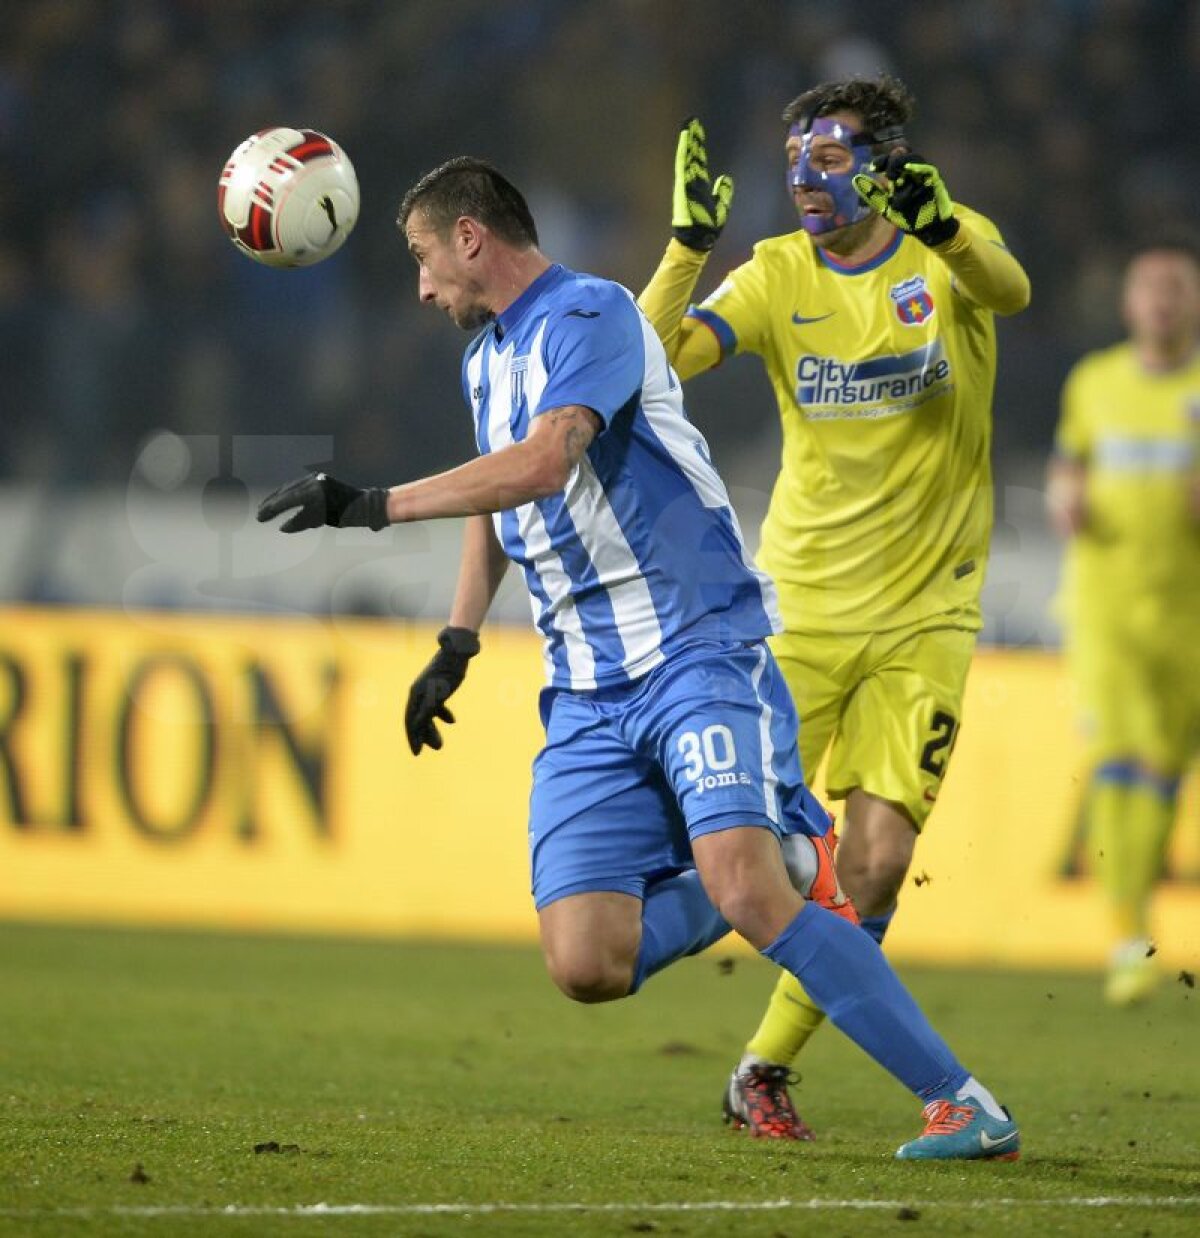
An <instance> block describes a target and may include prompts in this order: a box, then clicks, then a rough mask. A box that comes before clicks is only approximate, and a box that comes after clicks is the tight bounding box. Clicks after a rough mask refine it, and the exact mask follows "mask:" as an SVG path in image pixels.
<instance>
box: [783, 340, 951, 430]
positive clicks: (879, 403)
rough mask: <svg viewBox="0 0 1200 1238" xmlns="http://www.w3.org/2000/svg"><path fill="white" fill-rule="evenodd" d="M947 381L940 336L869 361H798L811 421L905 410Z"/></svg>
mask: <svg viewBox="0 0 1200 1238" xmlns="http://www.w3.org/2000/svg"><path fill="white" fill-rule="evenodd" d="M949 383H950V362H949V361H947V360H946V356H945V353H944V352H943V349H942V342H941V340H933V341H931V342H930V343H928V344H924V345H922V346H921V347H920V348H914V349H913V351H912V352H906V353H900V354H899V355H892V356H887V357H871V358H870V359H868V360H866V361H839V360H838V359H837V358H836V357H813V356H803V357H801V358H800V360H799V361H798V362H797V363H796V400H797V402H798V403H799V404H800V405H801V406H802V407H803V408H804V415H805V416H806V417H808V418H810V419H813V420H820V419H821V418H823V417H861V416H871V417H890V416H894V415H896V414H898V413H906V412H908V411H909V410H910V409H912V408H915V407H916V406H917V405H918V404H922V403H924V401H926V400H928V399H931V398H932V397H933V396H935V395H938V394H940V393H941V392H942V391H943V390H945V389H946V388H947V387H948V386H949Z"/></svg>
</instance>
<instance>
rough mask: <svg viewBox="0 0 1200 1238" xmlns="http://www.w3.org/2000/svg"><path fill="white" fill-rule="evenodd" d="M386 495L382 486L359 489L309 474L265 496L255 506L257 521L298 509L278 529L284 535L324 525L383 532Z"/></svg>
mask: <svg viewBox="0 0 1200 1238" xmlns="http://www.w3.org/2000/svg"><path fill="white" fill-rule="evenodd" d="M387 498H388V492H387V490H386V489H384V488H383V487H382V486H372V487H370V488H369V489H366V490H362V489H360V488H359V487H358V486H351V485H349V484H347V483H346V482H344V481H338V479H337V478H336V477H330V475H329V474H328V473H310V474H309V475H308V476H307V477H301V478H299V479H298V480H296V481H289V482H288V483H287V485H285V486H280V487H279V489H278V490H276V491H274V492H273V493H272V494H269V495H267V497H266V498H265V499H263V501H262V502H261V503H260V504H259V505H258V519H259V521H260V522H261V521H264V520H273V519H274V518H275V517H276V516H281V515H282V514H283V513H284V512H286V511H291V510H292V508H298V509H299V510H298V511H297V512H296V513H295V515H293V516H291V517H290V518H289V519H287V520H285V521H284V522H283V524H282V525H281V526H280V528H281V529H282V531H283V532H284V533H299V532H300V531H301V530H302V529H318V528H320V527H321V525H323V524H328V525H332V526H333V527H334V528H337V529H348V528H353V527H358V528H366V529H374V530H375V531H376V532H378V531H379V530H380V529H386V528H387V526H388V525H389V524H390V523H391V522H390V521H389V520H388V514H387Z"/></svg>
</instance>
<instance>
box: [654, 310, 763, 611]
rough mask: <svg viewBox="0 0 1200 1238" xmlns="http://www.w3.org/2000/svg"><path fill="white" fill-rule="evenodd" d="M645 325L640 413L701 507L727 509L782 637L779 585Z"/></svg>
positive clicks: (678, 384)
mask: <svg viewBox="0 0 1200 1238" xmlns="http://www.w3.org/2000/svg"><path fill="white" fill-rule="evenodd" d="M638 313H639V315H640V316H641V321H642V338H643V339H644V340H645V341H646V383H645V386H644V387H643V389H642V412H643V413H644V414H645V416H646V421H647V422H648V423H649V425H650V428H651V429H652V430H653V431H654V434H655V437H656V438H657V439H658V441H659V442H660V443H662V445H663V446H664V447H665V448H666V449H667V451H668V452H670V454H671V459H673V460H674V461H675V463H676V464H677V465H679V468H680V470H681V471H682V472H683V475H684V476H685V477H686V478H687V479H688V481H689V482H691V484H692V486H693V487H694V489H695V491H696V493H697V494H698V495H699V496H700V501H701V502H702V503H703V504H704V506H705V507H709V508H725V509H727V510H728V512H729V519H730V521H731V522H732V524H733V530H734V532H735V533H736V534H737V539H738V542H739V544H740V545H741V548H742V562H743V563H744V564H745V566H746V570H747V571H748V572H752V573H753V574H754V576H755V577H756V578H757V579H758V582H759V586H760V588H761V590H762V601H763V609H764V610H765V611H766V612H767V618H768V619H769V620H770V622H771V627H772V628H773V629H774V630H775V631H776V632H780V631H782V630H783V615H782V613H781V612H780V610H779V595H778V594H777V593H776V591H775V582H774V581H773V580H772V579H771V578H770V577H769V576H768V575H767V574H766V573H765V572H762V571H759V569H758V568H757V567H756V566H755V564H754V561H753V560H752V559H751V558H750V556H749V553H748V551H747V550H746V539H745V538H744V537H743V536H742V527H741V525H740V524H739V523H738V518H737V512H735V511H734V510H733V504H732V503H731V502H730V499H729V492H728V491H727V490H726V489H725V484H724V482H722V481H721V478H720V475H719V474H718V473H717V470H716V467H715V466H714V465H713V464H712V462H711V461H710V460H709V459H708V457H707V455H706V454H705V453H704V451H703V450H702V449H703V447H704V437H703V435H702V434H701V433H700V431H699V430H697V429H696V427H695V426H694V425H692V423H691V422H690V421H689V420H688V419H687V415H686V414H685V413H684V410H683V386H682V384H681V383H680V381H679V378H678V376H677V375H675V374H673V373H669V368H670V367H669V366H668V364H667V358H666V353H665V352H663V351H662V349H661V348H655V347H652V346H651V344H652V343H653V344H657V343H658V336H657V335H656V334H655V332H654V328H653V327H652V326H651V325H650V320H649V319H648V318H647V317H646V316H645V314H643V313H642V311H641V309H640V308H639V310H638ZM653 392H664V393H665V395H664V397H663V398H662V399H661V400H656V399H652V398H647V397H648V394H649V393H653Z"/></svg>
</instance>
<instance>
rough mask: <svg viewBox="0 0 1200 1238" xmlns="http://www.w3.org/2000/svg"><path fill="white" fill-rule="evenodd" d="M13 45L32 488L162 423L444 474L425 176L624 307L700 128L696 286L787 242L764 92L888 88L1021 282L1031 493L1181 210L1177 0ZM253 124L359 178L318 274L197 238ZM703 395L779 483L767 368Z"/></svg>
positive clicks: (9, 340)
mask: <svg viewBox="0 0 1200 1238" xmlns="http://www.w3.org/2000/svg"><path fill="white" fill-rule="evenodd" d="M3 26H4V28H3V32H2V34H0V383H2V384H3V391H4V397H5V398H4V415H3V417H2V418H0V484H3V483H6V482H7V483H18V484H22V485H26V486H28V485H30V484H32V485H33V486H34V487H35V488H36V487H44V488H46V490H47V491H48V492H51V491H53V488H54V487H57V486H62V485H70V486H81V485H82V486H87V485H95V486H109V487H119V486H122V485H125V484H127V483H128V482H129V479H130V477H131V475H132V473H133V471H134V467H135V462H136V461H137V459H138V456H139V452H140V451H141V450H142V448H143V446H144V445H145V444H146V443H147V442H149V441H151V440H152V439H153V436H155V435H156V434H159V433H161V432H162V431H163V430H169V431H172V432H174V433H175V434H178V435H197V434H202V435H220V436H228V437H230V438H233V437H236V436H242V435H250V436H270V435H287V434H298V435H329V436H331V439H332V442H333V446H334V450H333V456H334V461H335V463H336V466H337V468H338V469H339V470H341V471H342V472H343V473H344V474H345V475H347V476H349V477H352V478H354V479H355V480H356V481H360V482H392V481H399V480H403V479H406V478H408V477H411V476H415V475H418V474H421V473H424V472H427V471H430V470H434V469H437V468H440V467H445V466H448V465H450V464H453V463H455V462H457V461H458V460H459V459H461V458H462V457H463V456H464V455H465V454H466V453H468V452H470V450H471V448H472V444H471V435H470V423H469V417H468V415H467V413H466V410H465V409H464V408H463V407H462V405H461V400H460V393H459V387H458V379H457V375H458V364H459V358H460V355H461V349H462V346H463V344H464V343H465V337H463V336H462V335H461V334H460V333H458V332H456V331H455V330H454V329H453V328H452V327H451V326H450V325H449V324H448V322H447V321H446V319H445V318H444V317H443V316H441V315H439V314H437V313H435V312H433V311H431V310H429V309H428V308H423V307H421V306H419V304H418V302H417V297H416V273H415V268H414V267H413V265H412V263H411V260H410V259H409V258H408V256H407V253H406V252H405V249H404V246H403V244H402V242H401V240H400V238H399V236H398V234H397V232H396V230H395V225H394V219H395V213H396V206H397V204H398V202H399V200H400V198H401V196H402V195H403V193H404V191H405V189H406V188H407V187H408V186H409V185H410V184H411V183H412V182H413V181H414V180H415V179H416V178H417V177H418V176H419V175H420V174H421V173H423V172H425V171H426V170H428V169H429V168H430V167H432V166H434V165H435V164H437V163H439V162H441V161H442V160H443V159H445V158H447V157H449V156H451V155H453V154H458V153H472V154H477V155H481V156H484V157H486V158H489V159H491V160H493V161H494V162H496V163H497V164H498V165H499V166H500V167H501V168H502V169H504V170H505V171H506V172H507V173H508V174H510V176H511V177H512V178H513V179H514V180H515V181H516V182H517V183H518V185H520V186H521V187H522V188H523V189H524V190H525V191H526V193H527V196H528V197H529V199H530V202H531V205H532V207H533V210H534V214H535V216H536V218H537V219H538V222H539V226H540V229H541V232H542V239H543V242H544V244H543V248H545V249H546V250H547V251H548V252H549V253H550V254H551V255H552V256H553V257H555V258H557V259H559V260H561V261H563V262H565V263H567V264H568V265H571V266H575V267H579V268H583V269H589V270H593V271H596V272H598V273H601V274H604V275H608V276H611V277H614V278H616V279H619V280H621V281H622V282H623V283H625V284H627V285H629V286H630V287H632V288H634V289H635V290H636V289H639V288H640V287H641V285H642V283H643V282H644V281H645V279H646V278H648V276H649V274H650V273H651V271H652V270H653V268H654V265H655V264H656V262H657V259H658V256H659V254H660V252H661V250H662V247H663V245H664V244H665V242H666V240H667V237H668V235H669V212H670V194H671V176H672V160H673V152H674V145H675V137H676V133H677V131H678V126H679V122H680V121H681V119H682V118H684V117H685V116H687V115H688V114H690V113H693V112H694V113H698V114H700V115H701V116H702V118H703V119H704V121H705V122H706V125H707V127H708V130H709V139H710V150H711V152H712V158H713V161H714V167H715V168H716V169H717V170H730V171H732V172H733V173H734V174H735V175H736V178H737V186H738V188H737V198H736V201H735V204H734V213H733V218H732V222H731V223H730V226H729V227H728V229H727V231H726V234H725V236H724V237H723V238H722V240H721V242H720V246H719V248H718V250H717V251H716V254H715V256H714V259H713V261H712V262H711V263H710V268H709V271H708V273H707V276H706V280H707V282H706V283H705V284H703V285H702V287H701V292H704V291H707V290H708V289H709V288H711V287H712V286H713V285H714V284H715V283H716V282H717V280H718V279H719V277H720V274H721V272H722V271H723V270H724V269H726V268H727V267H729V266H732V265H734V264H736V263H737V262H739V261H741V260H742V259H743V258H744V257H746V256H747V255H748V253H749V250H750V246H751V245H752V243H753V242H754V240H756V239H757V238H759V237H761V236H764V235H769V234H772V233H777V232H783V231H787V230H790V229H791V228H792V227H793V226H794V215H793V212H792V208H791V205H790V203H789V201H788V198H787V196H786V194H785V192H784V187H783V160H782V142H783V137H784V133H783V128H782V124H781V122H780V119H779V114H780V112H781V110H782V108H783V106H784V105H785V104H786V103H787V102H788V101H789V100H790V99H791V98H793V97H794V96H795V95H796V94H798V93H800V92H801V91H802V90H803V89H805V88H807V87H808V86H809V85H812V84H814V83H816V82H818V81H822V80H826V79H830V78H836V77H842V76H846V75H849V74H864V75H871V74H875V73H877V72H879V71H880V70H887V71H889V72H893V73H896V74H898V75H899V76H900V77H902V78H903V79H904V80H905V81H906V82H907V84H908V85H909V87H910V88H911V89H912V90H913V92H914V93H915V94H916V96H917V100H918V112H917V115H916V118H915V120H914V122H913V123H912V125H911V126H910V135H911V137H912V139H913V142H914V145H915V146H916V148H917V149H918V150H920V151H921V152H922V153H923V154H925V155H926V156H927V157H928V158H929V159H931V160H933V161H934V162H936V163H937V164H938V165H939V166H940V167H941V169H942V170H943V172H944V175H945V179H946V181H947V184H948V185H949V187H950V190H951V193H952V194H953V195H954V196H955V198H956V199H958V200H961V201H962V202H964V203H966V204H968V205H971V206H973V207H975V208H977V209H979V210H981V211H983V212H984V213H985V214H987V215H989V216H991V217H992V218H993V219H995V220H996V222H997V223H998V224H999V226H1000V227H1001V229H1002V231H1003V232H1004V234H1005V237H1006V239H1007V241H1008V243H1009V244H1010V246H1011V248H1012V249H1013V250H1014V251H1015V252H1016V253H1017V254H1018V256H1019V257H1020V258H1021V259H1022V261H1023V262H1024V263H1025V265H1026V267H1027V269H1028V270H1029V271H1030V273H1031V276H1032V280H1033V287H1034V300H1033V305H1032V307H1031V308H1030V310H1029V311H1028V312H1027V313H1025V314H1023V315H1021V316H1020V317H1019V318H1017V319H1014V320H1011V321H1007V322H1004V323H1002V324H1001V328H1000V334H1001V356H1000V377H999V383H998V392H997V400H996V465H997V474H998V477H999V478H1000V479H1001V481H1002V482H1003V481H1004V480H1005V479H1008V480H1009V481H1011V482H1014V483H1015V484H1017V485H1021V484H1025V485H1028V486H1031V487H1033V486H1037V485H1039V484H1040V475H1041V467H1042V460H1043V458H1044V455H1045V453H1046V451H1047V449H1048V448H1049V445H1050V442H1051V436H1052V432H1053V426H1054V421H1055V418H1056V414H1057V405H1058V394H1059V388H1060V385H1061V381H1062V378H1063V376H1064V374H1065V372H1066V370H1067V368H1068V367H1069V365H1070V364H1071V363H1072V362H1073V360H1075V359H1076V358H1077V357H1078V355H1079V354H1080V352H1081V351H1083V350H1085V349H1088V348H1092V347H1097V346H1100V345H1103V344H1106V343H1108V342H1110V341H1112V340H1114V339H1116V338H1117V337H1118V336H1119V334H1120V330H1121V328H1120V323H1119V318H1118V304H1117V300H1118V298H1117V287H1118V280H1119V275H1120V265H1121V261H1122V257H1123V254H1124V252H1125V251H1126V249H1127V248H1128V247H1129V246H1130V245H1131V244H1132V243H1134V242H1136V241H1138V240H1140V239H1143V238H1147V237H1150V236H1153V235H1155V234H1156V233H1159V232H1161V231H1173V232H1177V231H1179V230H1180V229H1184V228H1187V227H1189V226H1190V225H1191V224H1192V223H1193V222H1194V219H1195V214H1196V205H1195V204H1196V202H1197V201H1200V182H1198V178H1197V174H1196V158H1195V149H1196V136H1195V135H1196V126H1195V121H1196V114H1197V91H1196V83H1197V81H1200V5H1198V4H1196V3H1194V2H1189V0H924V2H923V3H921V4H897V3H895V2H894V0H749V2H746V3H739V4H733V3H730V2H729V0H591V2H589V3H576V2H573V0H510V2H509V3H505V4H497V3H495V2H494V0H452V2H451V0H404V2H402V3H401V2H395V3H385V2H383V0H379V2H377V3H364V2H359V0H343V2H339V0H325V2H324V3H300V2H298V0H297V2H283V0H174V2H170V0H12V3H10V4H7V5H6V6H5V16H4V23H3ZM272 124H288V125H296V126H306V127H313V128H318V129H322V130H325V131H327V132H329V133H331V134H332V135H334V136H335V137H336V138H337V139H338V140H339V141H340V142H341V143H342V145H343V146H344V147H345V148H346V149H347V150H348V152H349V153H350V155H351V157H352V159H353V161H354V163H355V166H356V168H357V171H358V175H359V180H360V184H361V187H362V194H363V205H362V214H361V216H360V220H359V223H358V227H357V230H356V232H355V234H354V235H353V236H352V238H351V239H350V241H349V243H348V244H347V246H346V247H345V248H344V249H343V250H342V251H341V253H340V254H339V255H338V256H337V257H336V258H335V259H333V260H332V261H330V262H328V263H326V264H324V265H322V266H320V267H317V268H314V269H311V270H307V271H297V272H282V273H281V272H275V271H270V270H266V269H261V268H259V267H257V266H256V265H255V264H253V263H251V262H249V261H247V260H246V259H245V258H243V257H241V256H239V255H238V254H237V253H236V252H235V251H234V250H233V248H232V247H231V246H230V244H229V243H228V241H227V240H226V239H225V237H224V235H223V233H222V232H221V229H220V227H219V226H218V222H217V215H216V205H215V191H216V182H217V176H218V173H219V171H220V168H221V166H222V164H223V162H224V160H225V158H226V157H227V156H228V154H229V152H230V151H231V150H232V149H233V147H235V146H236V145H237V144H238V143H239V142H240V141H241V140H242V139H243V138H244V137H245V136H247V135H248V134H249V133H251V132H253V131H255V130H257V129H260V128H263V127H265V126H267V125H272ZM692 407H693V415H694V416H695V418H696V420H697V421H699V422H700V424H701V425H702V427H703V429H704V431H705V433H706V434H707V435H708V437H709V439H710V442H711V443H712V446H713V449H714V454H715V455H716V458H717V460H718V463H719V464H720V465H721V467H722V469H723V471H724V472H725V473H726V475H727V476H728V477H729V479H730V480H731V482H732V483H733V484H734V485H735V486H736V485H738V484H743V485H749V486H753V485H755V484H757V485H759V486H760V487H763V488H765V487H767V486H768V485H769V482H770V479H771V478H772V476H773V473H774V463H775V452H776V442H777V430H776V412H775V409H774V405H773V401H772V400H771V397H770V393H769V389H768V387H767V385H766V382H765V380H764V379H763V378H762V377H761V375H760V374H759V373H758V367H757V365H756V364H755V363H754V362H753V361H752V360H749V359H743V360H735V361H733V362H731V363H730V364H728V365H727V366H725V367H722V369H721V370H720V371H718V372H717V373H716V374H714V375H711V376H708V377H706V378H704V379H703V380H701V381H700V382H698V383H697V384H695V391H694V393H693V395H692ZM238 460H239V466H238V467H239V476H240V477H241V479H242V480H243V481H244V482H246V483H247V484H248V485H249V486H251V487H252V488H253V487H258V486H264V485H268V484H270V485H273V484H275V483H276V482H278V481H279V480H281V478H280V477H279V468H278V462H277V461H275V460H274V459H273V458H272V455H271V453H270V451H269V450H264V451H261V452H258V453H257V454H256V453H253V452H250V453H245V452H244V453H241V454H240V455H239V457H238ZM188 480H189V483H190V484H195V485H200V486H202V485H203V484H204V483H205V481H206V480H207V479H206V478H205V477H204V476H201V475H197V473H196V471H195V470H193V473H192V475H191V476H190V477H189V479H188Z"/></svg>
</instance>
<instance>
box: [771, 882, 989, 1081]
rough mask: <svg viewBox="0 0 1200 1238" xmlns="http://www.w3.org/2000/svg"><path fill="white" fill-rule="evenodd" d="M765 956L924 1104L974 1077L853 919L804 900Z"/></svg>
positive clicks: (877, 948)
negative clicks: (785, 972) (785, 970)
mask: <svg viewBox="0 0 1200 1238" xmlns="http://www.w3.org/2000/svg"><path fill="white" fill-rule="evenodd" d="M763 954H765V955H766V956H767V958H769V959H771V960H772V962H775V963H778V964H779V966H780V967H784V968H786V969H787V970H788V971H790V972H791V973H792V975H793V976H795V977H796V979H797V980H799V981H800V983H801V984H802V985H804V987H805V989H806V990H807V991H808V994H809V996H810V997H811V998H812V999H813V1001H814V1002H816V1003H817V1005H818V1006H820V1007H821V1009H822V1010H824V1011H825V1013H826V1014H827V1015H828V1016H829V1017H830V1019H832V1020H833V1023H834V1025H835V1026H836V1027H837V1028H839V1029H840V1030H841V1031H843V1032H845V1033H846V1035H847V1036H849V1037H850V1039H851V1040H853V1041H854V1043H855V1044H856V1045H858V1046H859V1048H861V1049H863V1050H865V1051H866V1052H867V1053H869V1054H870V1055H871V1057H873V1058H874V1059H875V1060H876V1061H877V1062H878V1063H879V1064H880V1066H882V1067H883V1068H884V1069H885V1070H888V1071H890V1072H891V1073H892V1074H893V1075H895V1076H896V1078H897V1079H899V1080H900V1082H901V1083H903V1084H904V1086H905V1087H906V1088H908V1089H909V1091H910V1092H915V1093H916V1094H917V1095H918V1096H919V1097H920V1098H921V1099H922V1100H926V1101H927V1100H930V1099H932V1098H933V1097H935V1096H942V1095H944V1094H946V1093H947V1092H956V1091H957V1090H958V1089H959V1088H960V1087H962V1085H963V1084H964V1083H965V1082H966V1081H967V1079H968V1078H969V1077H970V1072H969V1071H967V1070H966V1069H964V1067H963V1066H962V1065H961V1064H960V1063H959V1061H958V1059H957V1058H956V1057H955V1056H954V1054H953V1053H952V1052H951V1051H950V1047H949V1046H948V1045H947V1044H946V1042H945V1041H944V1040H943V1039H942V1038H941V1037H940V1036H939V1035H938V1034H937V1032H935V1031H934V1030H933V1028H932V1026H930V1023H929V1020H928V1019H927V1018H926V1017H925V1015H924V1014H923V1013H922V1011H921V1008H920V1007H919V1006H918V1005H917V1003H916V1002H915V1001H914V1000H913V999H912V996H911V995H910V994H909V992H908V990H907V989H906V988H905V987H904V985H903V984H901V982H900V978H899V977H898V976H897V975H896V973H895V972H894V971H892V969H891V967H890V966H889V964H888V962H887V960H886V959H885V958H884V957H883V954H882V952H881V951H880V949H879V947H878V946H877V945H876V944H875V942H873V941H871V940H870V939H869V937H868V936H867V934H866V933H861V932H858V931H857V930H856V929H855V928H854V926H853V925H852V924H850V923H849V921H847V920H843V919H842V918H841V917H840V916H835V915H834V914H833V912H831V911H826V909H825V908H824V907H818V906H817V905H816V903H805V904H804V908H803V910H802V911H801V912H800V914H799V915H798V916H797V917H796V918H795V919H794V920H793V921H792V922H791V924H789V925H788V926H787V928H785V929H784V930H783V932H782V933H780V934H779V936H778V937H777V938H776V939H775V940H774V941H773V942H772V943H771V944H770V945H769V946H768V947H767V948H766V949H765V950H764V951H763Z"/></svg>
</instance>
